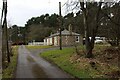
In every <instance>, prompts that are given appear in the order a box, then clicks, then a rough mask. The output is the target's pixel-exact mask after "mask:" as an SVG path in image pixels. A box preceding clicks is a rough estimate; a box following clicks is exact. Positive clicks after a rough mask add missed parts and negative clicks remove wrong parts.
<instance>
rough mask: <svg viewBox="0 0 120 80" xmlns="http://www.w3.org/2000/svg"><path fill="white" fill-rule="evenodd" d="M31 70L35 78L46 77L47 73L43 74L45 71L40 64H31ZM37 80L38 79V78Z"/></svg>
mask: <svg viewBox="0 0 120 80" xmlns="http://www.w3.org/2000/svg"><path fill="white" fill-rule="evenodd" d="M32 72H33V75H34V76H35V77H36V78H47V75H46V74H45V72H44V71H43V70H42V69H41V68H40V66H39V65H38V64H34V65H33V66H32ZM38 80H39V79H38Z"/></svg>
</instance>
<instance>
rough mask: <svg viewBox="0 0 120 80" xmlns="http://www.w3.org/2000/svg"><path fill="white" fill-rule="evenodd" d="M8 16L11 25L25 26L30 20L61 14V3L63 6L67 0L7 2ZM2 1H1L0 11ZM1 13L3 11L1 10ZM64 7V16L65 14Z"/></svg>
mask: <svg viewBox="0 0 120 80" xmlns="http://www.w3.org/2000/svg"><path fill="white" fill-rule="evenodd" d="M7 1H8V14H7V20H8V23H9V24H11V25H14V24H16V25H18V26H24V25H25V24H26V22H27V21H28V19H30V18H31V17H37V16H40V15H42V14H46V13H48V14H53V13H57V14H59V2H61V4H62V5H63V4H64V3H65V2H66V1H67V0H7ZM1 8H2V0H0V9H1ZM0 11H1V10H0ZM64 12H65V8H64V7H62V14H63V15H64V14H65V13H64ZM0 13H1V12H0Z"/></svg>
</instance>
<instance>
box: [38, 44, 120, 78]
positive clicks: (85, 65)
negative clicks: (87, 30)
mask: <svg viewBox="0 0 120 80" xmlns="http://www.w3.org/2000/svg"><path fill="white" fill-rule="evenodd" d="M78 48H79V49H82V50H83V49H84V46H79V47H78ZM104 48H106V46H103V47H101V45H100V46H99V45H95V49H94V50H100V49H104ZM74 55H76V53H75V48H64V49H63V50H51V51H46V52H43V53H42V54H40V56H42V57H43V58H45V59H47V60H48V61H51V62H52V63H55V64H56V65H58V66H59V67H60V68H61V69H63V70H64V71H66V72H68V73H70V74H71V75H73V76H74V77H78V78H103V77H105V76H104V74H103V73H104V72H110V71H113V70H115V71H116V70H118V69H117V68H115V67H114V66H111V67H110V68H107V67H106V66H105V65H101V63H96V67H97V69H98V70H95V69H94V68H92V67H91V65H90V64H89V59H87V58H84V56H80V61H77V60H75V59H73V62H72V61H71V57H72V56H74ZM100 80H106V79H100ZM107 80H108V79H107Z"/></svg>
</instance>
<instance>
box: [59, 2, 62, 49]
mask: <svg viewBox="0 0 120 80" xmlns="http://www.w3.org/2000/svg"><path fill="white" fill-rule="evenodd" d="M59 16H60V18H59V19H60V20H59V21H60V25H59V26H60V28H59V31H60V35H59V37H60V40H59V45H60V50H62V35H61V27H62V19H61V17H62V16H61V2H59Z"/></svg>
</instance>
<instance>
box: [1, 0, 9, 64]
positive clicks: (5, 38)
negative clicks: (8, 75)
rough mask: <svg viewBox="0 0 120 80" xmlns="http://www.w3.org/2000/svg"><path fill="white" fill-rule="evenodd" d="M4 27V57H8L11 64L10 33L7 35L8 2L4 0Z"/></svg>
mask: <svg viewBox="0 0 120 80" xmlns="http://www.w3.org/2000/svg"><path fill="white" fill-rule="evenodd" d="M3 15H4V18H3V25H2V31H3V35H2V36H3V38H2V39H3V44H2V47H3V49H2V50H3V51H2V52H3V57H5V56H6V55H7V61H8V63H9V62H10V53H9V44H8V33H7V0H3Z"/></svg>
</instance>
